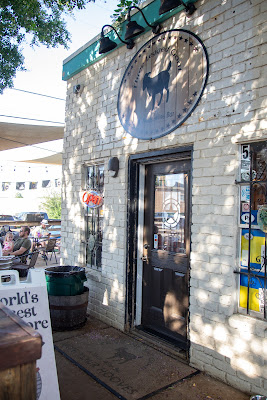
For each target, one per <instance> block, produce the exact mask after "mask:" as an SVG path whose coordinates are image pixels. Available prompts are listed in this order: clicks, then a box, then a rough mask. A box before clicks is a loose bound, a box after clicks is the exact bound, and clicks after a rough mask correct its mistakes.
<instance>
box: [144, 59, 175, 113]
mask: <svg viewBox="0 0 267 400" xmlns="http://www.w3.org/2000/svg"><path fill="white" fill-rule="evenodd" d="M171 64H172V63H171V61H170V62H169V64H168V67H167V69H165V70H164V71H161V72H159V73H158V75H156V76H154V78H150V76H149V75H150V74H151V72H147V73H146V74H145V76H144V79H143V90H144V91H145V90H146V89H147V92H148V94H149V95H150V96H152V110H153V109H154V107H155V100H156V95H157V94H158V93H160V100H159V103H158V105H159V106H160V103H161V100H162V97H163V89H165V90H166V91H167V99H166V103H168V100H169V80H170V73H169V71H170V69H171Z"/></svg>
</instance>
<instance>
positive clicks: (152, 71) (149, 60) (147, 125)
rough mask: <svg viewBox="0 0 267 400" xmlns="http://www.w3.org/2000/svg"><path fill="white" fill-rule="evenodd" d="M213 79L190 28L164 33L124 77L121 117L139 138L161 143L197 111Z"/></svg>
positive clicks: (149, 44) (139, 54)
mask: <svg viewBox="0 0 267 400" xmlns="http://www.w3.org/2000/svg"><path fill="white" fill-rule="evenodd" d="M207 79H208V55H207V51H206V49H205V47H204V45H203V43H202V42H201V40H200V39H199V38H198V36H196V35H195V34H194V33H192V32H189V31H186V30H184V29H176V30H171V31H166V32H163V33H161V34H159V35H157V36H155V37H154V38H153V39H151V40H149V41H148V42H147V43H146V44H144V46H143V47H141V49H140V50H139V51H138V52H137V53H136V55H135V56H134V58H133V59H132V61H131V62H130V64H129V65H128V67H127V69H126V71H125V74H124V76H123V79H122V82H121V86H120V89H119V96H118V115H119V118H120V121H121V124H122V126H123V127H124V129H125V130H126V131H127V132H128V133H130V134H131V135H132V136H134V137H137V138H139V139H156V138H158V137H161V136H164V135H167V134H168V133H170V132H172V131H173V130H174V129H176V128H177V127H178V126H180V125H181V124H182V123H183V122H184V121H185V120H186V119H187V118H188V117H189V116H190V114H191V113H192V112H193V110H194V109H195V108H196V106H197V104H198V102H199V100H200V98H201V96H202V94H203V91H204V88H205V86H206V83H207Z"/></svg>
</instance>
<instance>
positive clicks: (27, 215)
mask: <svg viewBox="0 0 267 400" xmlns="http://www.w3.org/2000/svg"><path fill="white" fill-rule="evenodd" d="M17 218H18V220H19V221H28V222H41V221H42V219H48V215H47V213H46V212H43V211H36V212H21V213H19V214H18V217H17Z"/></svg>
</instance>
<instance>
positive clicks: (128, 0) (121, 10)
mask: <svg viewBox="0 0 267 400" xmlns="http://www.w3.org/2000/svg"><path fill="white" fill-rule="evenodd" d="M141 2H142V0H120V2H119V3H118V4H117V8H116V9H115V10H114V13H113V15H112V19H113V22H114V23H115V24H116V25H118V24H121V23H122V22H123V21H124V19H125V17H126V14H127V11H128V8H129V7H131V6H138V5H139V4H140V3H141Z"/></svg>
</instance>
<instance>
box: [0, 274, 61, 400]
mask: <svg viewBox="0 0 267 400" xmlns="http://www.w3.org/2000/svg"><path fill="white" fill-rule="evenodd" d="M3 276H4V277H6V276H10V278H11V279H10V281H9V282H5V281H6V279H2V277H3ZM0 301H1V302H2V303H3V304H4V305H5V306H6V307H8V308H9V309H10V310H12V311H14V313H15V314H16V315H18V316H19V317H20V318H22V319H23V320H24V321H25V322H26V323H28V325H30V326H31V327H32V328H33V329H35V330H36V331H37V332H38V333H40V335H41V336H42V357H41V358H40V360H37V362H36V379H37V394H36V400H52V399H53V400H60V394H59V387H58V379H57V369H56V361H55V354H54V346H53V337H52V330H51V321H50V313H49V303H48V296H47V288H46V280H45V272H44V270H34V269H30V270H29V273H28V277H27V280H24V281H21V280H20V279H19V274H18V272H17V271H13V270H5V271H0Z"/></svg>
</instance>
